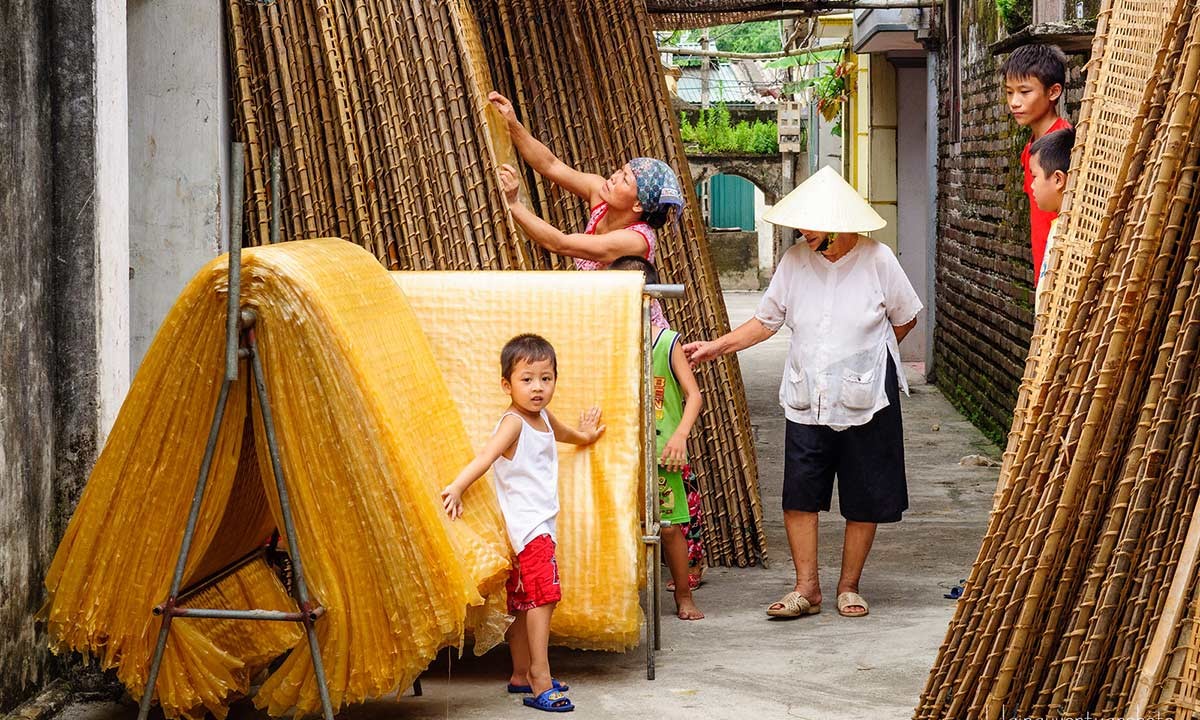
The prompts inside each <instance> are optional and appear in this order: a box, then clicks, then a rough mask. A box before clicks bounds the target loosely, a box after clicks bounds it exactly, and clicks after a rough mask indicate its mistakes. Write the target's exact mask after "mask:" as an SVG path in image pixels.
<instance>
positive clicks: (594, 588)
mask: <svg viewBox="0 0 1200 720" xmlns="http://www.w3.org/2000/svg"><path fill="white" fill-rule="evenodd" d="M392 277H393V278H395V280H396V282H397V283H399V285H400V287H401V288H403V289H404V294H405V295H406V296H407V297H408V301H409V303H410V304H411V305H412V308H413V310H414V311H415V312H416V315H417V318H418V322H419V323H420V324H421V328H422V330H424V332H425V336H426V337H427V338H428V339H429V344H430V346H431V347H432V349H433V354H434V357H435V358H436V359H437V364H438V367H439V368H440V369H441V372H442V377H443V378H444V379H445V382H446V385H447V387H448V388H449V390H450V396H451V397H452V398H454V401H455V403H456V404H457V405H458V410H459V413H460V414H461V415H462V420H463V425H465V426H466V429H467V437H468V438H469V439H470V441H471V445H472V447H474V448H480V447H482V446H483V444H484V443H485V442H487V439H488V438H489V437H491V435H492V432H493V431H494V430H495V428H496V423H497V422H498V421H499V420H500V416H501V414H503V412H504V410H505V409H506V408H507V407H508V404H509V398H508V396H507V395H506V394H505V393H504V390H503V389H502V388H501V386H500V350H501V348H502V347H504V343H505V342H507V341H508V340H509V338H511V337H513V336H515V335H518V334H520V333H527V332H532V333H537V334H538V335H541V336H543V337H545V338H546V339H547V340H549V341H550V344H551V345H553V346H554V350H555V354H556V355H557V357H558V384H557V387H556V389H555V391H554V398H553V400H551V402H550V405H549V410H550V412H552V413H553V414H554V415H555V417H557V418H558V419H559V420H561V421H563V422H564V423H566V424H568V425H571V426H574V425H576V424H577V423H578V422H579V415H580V413H581V412H582V411H583V410H586V409H587V408H589V407H591V406H593V405H598V406H599V407H600V409H601V411H602V412H603V414H604V420H605V423H606V425H607V430H606V431H605V435H604V437H603V438H601V439H600V441H599V442H597V443H596V444H595V445H593V446H589V447H584V448H577V447H576V446H574V445H566V444H563V443H559V445H558V467H559V471H558V472H559V483H558V493H559V507H560V510H559V516H558V568H559V577H560V578H561V581H562V592H563V599H562V601H561V602H560V603H559V604H558V607H557V608H556V609H555V611H554V620H553V623H552V625H551V631H552V638H551V641H552V642H554V643H555V644H559V645H566V646H569V647H574V648H581V649H588V650H625V649H628V648H631V647H633V646H635V645H637V643H638V638H639V634H640V632H641V622H642V613H641V609H640V607H639V605H638V586H639V585H638V583H639V580H640V578H641V577H642V574H641V572H640V567H641V566H640V563H641V562H642V557H643V554H642V545H641V531H640V528H639V522H640V520H639V518H640V517H641V512H642V505H643V500H642V495H641V493H642V487H643V486H642V484H641V475H642V473H641V469H640V466H639V463H640V458H641V450H640V444H639V443H640V436H639V430H638V429H639V427H640V426H641V421H640V418H641V415H640V413H641V407H642V406H641V402H640V400H639V398H640V378H641V372H642V371H641V364H640V363H641V361H642V355H641V347H642V323H641V319H642V315H641V297H642V292H641V291H642V280H641V275H640V274H637V273H630V272H590V273H575V272H466V273H451V272H393V273H392ZM488 482H489V483H490V482H491V477H490V473H489V477H488ZM477 484H478V483H477Z"/></svg>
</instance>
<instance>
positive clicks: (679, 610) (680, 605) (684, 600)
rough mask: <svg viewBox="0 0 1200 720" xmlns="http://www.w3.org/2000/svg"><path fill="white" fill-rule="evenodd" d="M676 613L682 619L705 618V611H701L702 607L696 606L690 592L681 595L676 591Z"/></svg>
mask: <svg viewBox="0 0 1200 720" xmlns="http://www.w3.org/2000/svg"><path fill="white" fill-rule="evenodd" d="M675 615H676V617H678V618H679V619H680V620H703V619H704V613H702V612H700V608H698V607H696V603H695V601H694V600H692V596H691V594H690V593H689V594H688V595H686V596H685V597H680V596H679V593H675Z"/></svg>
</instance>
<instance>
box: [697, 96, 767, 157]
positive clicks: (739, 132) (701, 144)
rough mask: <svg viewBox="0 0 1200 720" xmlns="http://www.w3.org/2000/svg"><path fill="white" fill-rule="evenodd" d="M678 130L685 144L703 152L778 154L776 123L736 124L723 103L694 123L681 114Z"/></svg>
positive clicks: (759, 121) (744, 122)
mask: <svg viewBox="0 0 1200 720" xmlns="http://www.w3.org/2000/svg"><path fill="white" fill-rule="evenodd" d="M679 129H680V132H681V133H682V135H683V143H684V145H686V146H688V148H689V149H692V148H694V149H696V150H699V151H700V152H702V153H747V154H754V155H773V154H775V153H777V152H779V129H778V126H777V125H776V124H775V123H773V122H763V121H762V120H755V121H754V122H753V123H750V122H746V121H745V120H743V121H741V122H739V123H737V124H736V125H735V124H733V123H732V122H731V120H730V117H729V108H728V107H726V106H725V104H724V103H718V104H717V105H715V106H713V107H711V108H709V109H708V110H701V111H700V115H699V117H697V118H696V122H695V123H694V124H693V123H692V122H691V121H689V120H688V118H687V115H686V114H684V113H680V117H679Z"/></svg>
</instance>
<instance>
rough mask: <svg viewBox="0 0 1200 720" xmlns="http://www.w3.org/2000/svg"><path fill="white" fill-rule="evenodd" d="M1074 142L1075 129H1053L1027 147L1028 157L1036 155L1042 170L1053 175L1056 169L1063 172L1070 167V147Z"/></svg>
mask: <svg viewBox="0 0 1200 720" xmlns="http://www.w3.org/2000/svg"><path fill="white" fill-rule="evenodd" d="M1074 144H1075V131H1074V130H1072V129H1066V130H1055V131H1054V132H1051V133H1046V134H1045V135H1043V136H1041V137H1040V138H1038V139H1037V142H1035V143H1034V144H1033V145H1031V146H1030V148H1029V157H1030V158H1033V157H1037V159H1038V165H1041V166H1042V172H1043V173H1045V174H1046V175H1048V176H1049V175H1053V174H1054V172H1055V171H1056V170H1062V171H1063V173H1064V174H1065V173H1066V172H1067V171H1068V170H1070V169H1071V147H1072V146H1073V145H1074Z"/></svg>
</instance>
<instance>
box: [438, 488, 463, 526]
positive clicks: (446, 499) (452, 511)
mask: <svg viewBox="0 0 1200 720" xmlns="http://www.w3.org/2000/svg"><path fill="white" fill-rule="evenodd" d="M442 508H443V509H445V511H446V514H447V515H449V516H450V519H451V520H457V519H459V518H460V517H462V514H463V506H462V490H459V489H458V488H456V487H454V485H453V484H450V485H447V486H446V487H445V489H443V490H442Z"/></svg>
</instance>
